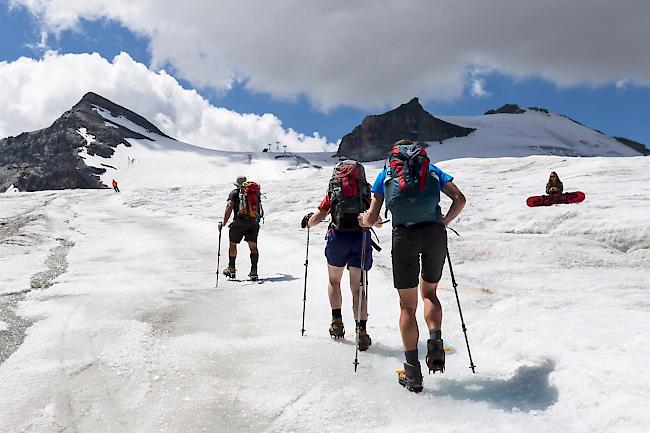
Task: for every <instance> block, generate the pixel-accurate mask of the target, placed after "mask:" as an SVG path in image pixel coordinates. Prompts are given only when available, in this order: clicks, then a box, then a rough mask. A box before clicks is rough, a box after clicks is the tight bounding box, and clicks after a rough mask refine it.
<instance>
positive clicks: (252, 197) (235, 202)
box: [219, 176, 264, 281]
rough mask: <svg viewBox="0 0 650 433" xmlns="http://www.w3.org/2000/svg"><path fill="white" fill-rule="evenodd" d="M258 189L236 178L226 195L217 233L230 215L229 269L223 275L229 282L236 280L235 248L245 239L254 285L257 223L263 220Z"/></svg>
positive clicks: (250, 275)
mask: <svg viewBox="0 0 650 433" xmlns="http://www.w3.org/2000/svg"><path fill="white" fill-rule="evenodd" d="M261 196H262V195H261V193H260V186H259V184H257V183H255V182H247V181H246V177H245V176H237V180H236V182H235V189H233V190H232V191H231V192H230V194H229V195H228V201H227V202H226V210H225V212H224V215H223V222H220V223H219V231H221V229H222V228H223V226H224V225H225V224H228V220H229V219H230V214H233V223H232V224H230V234H229V237H230V248H229V249H228V267H227V268H226V269H224V270H223V274H224V275H225V276H227V277H228V278H230V279H235V278H236V268H235V261H236V259H237V244H238V243H240V242H241V241H242V239H244V240H245V241H246V242H247V243H248V248H249V249H250V258H251V271H250V273H249V274H248V276H249V277H250V279H251V280H252V281H257V278H258V276H257V262H258V259H259V252H258V250H257V235H258V234H259V231H260V221H261V219H262V217H263V216H264V210H263V209H262V201H261Z"/></svg>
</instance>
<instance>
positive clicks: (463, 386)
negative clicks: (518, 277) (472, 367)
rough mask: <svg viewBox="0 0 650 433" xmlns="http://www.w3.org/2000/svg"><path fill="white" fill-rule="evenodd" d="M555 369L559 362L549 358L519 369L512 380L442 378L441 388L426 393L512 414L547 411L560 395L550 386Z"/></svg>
mask: <svg viewBox="0 0 650 433" xmlns="http://www.w3.org/2000/svg"><path fill="white" fill-rule="evenodd" d="M554 369H555V363H554V362H553V361H551V360H550V359H546V360H544V362H542V363H541V364H538V365H532V366H521V367H519V368H518V369H517V370H516V371H515V373H514V375H513V376H512V377H511V378H509V379H474V380H467V381H456V380H448V379H441V381H440V383H439V386H438V389H436V390H430V391H425V392H428V393H430V394H433V395H436V396H444V395H447V396H449V397H452V398H455V399H457V400H472V401H477V402H483V401H484V402H486V403H488V404H489V405H491V406H494V407H497V408H500V409H503V410H508V411H513V410H520V411H524V412H529V411H532V410H545V409H548V408H549V407H551V406H553V404H555V403H556V402H557V400H558V396H559V391H558V389H557V387H555V386H553V385H551V384H550V383H549V375H550V374H551V372H552V371H553V370H554Z"/></svg>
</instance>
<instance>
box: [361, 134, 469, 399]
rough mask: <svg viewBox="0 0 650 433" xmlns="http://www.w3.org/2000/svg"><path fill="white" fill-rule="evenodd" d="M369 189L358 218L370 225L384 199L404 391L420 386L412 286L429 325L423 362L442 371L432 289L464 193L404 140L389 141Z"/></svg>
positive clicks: (418, 148) (438, 308)
mask: <svg viewBox="0 0 650 433" xmlns="http://www.w3.org/2000/svg"><path fill="white" fill-rule="evenodd" d="M440 192H444V193H445V194H446V195H447V196H449V197H450V198H451V199H452V205H451V207H450V208H449V211H448V212H447V214H446V215H444V216H443V215H442V212H441V210H440V205H439V201H440ZM372 193H373V198H372V201H371V204H370V209H369V210H368V211H367V212H364V213H362V214H361V215H360V216H359V224H360V225H361V226H362V227H371V226H372V225H373V224H374V223H375V222H376V221H377V219H378V218H379V213H380V211H381V207H382V204H383V203H384V201H385V202H386V208H387V209H388V210H390V211H391V218H392V222H393V239H392V251H391V254H392V262H393V283H394V286H395V288H396V289H397V290H398V294H399V298H400V319H399V327H400V332H401V334H402V342H403V344H404V355H405V358H406V363H405V364H404V370H402V371H400V372H399V373H398V374H399V377H398V379H399V383H400V384H401V385H402V386H404V387H406V388H407V389H408V390H409V391H413V392H420V391H422V372H421V369H420V362H419V359H418V349H417V347H418V338H419V336H418V325H417V320H416V315H415V313H416V311H417V305H418V287H419V289H420V290H419V291H420V292H421V294H422V300H423V302H424V320H425V321H426V323H427V327H428V328H429V340H428V341H427V356H426V363H427V366H428V367H429V370H430V371H444V362H445V352H444V348H443V342H442V333H441V330H440V328H441V324H442V307H441V305H440V301H439V300H438V297H437V295H436V290H437V288H438V282H439V281H440V277H441V275H442V268H443V266H444V264H445V257H446V254H447V232H446V229H445V227H446V226H447V225H448V224H449V223H450V222H451V221H453V220H454V218H456V217H457V216H458V215H459V214H460V212H461V210H462V209H463V207H464V206H465V196H464V195H463V193H462V192H461V191H460V190H459V189H458V187H457V186H456V185H455V184H454V182H453V177H452V176H450V175H448V174H447V173H445V172H443V171H442V170H440V169H439V168H438V167H436V166H435V165H433V164H431V163H430V162H429V158H428V157H427V154H426V150H425V149H424V147H423V146H421V145H418V144H413V142H411V141H409V140H400V141H398V142H397V143H395V145H394V146H393V149H392V151H391V154H390V156H389V159H388V167H387V168H386V169H384V171H382V172H381V173H380V174H379V176H378V177H377V180H376V181H375V183H374V185H373V187H372ZM420 261H421V262H422V270H421V272H420Z"/></svg>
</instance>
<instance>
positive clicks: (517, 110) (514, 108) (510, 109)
mask: <svg viewBox="0 0 650 433" xmlns="http://www.w3.org/2000/svg"><path fill="white" fill-rule="evenodd" d="M534 108H536V109H537V110H536V111H539V107H534ZM525 112H526V110H524V109H523V108H521V107H520V106H519V105H517V104H505V105H504V106H502V107H500V108H497V109H496V110H488V111H486V112H485V114H523V113H525Z"/></svg>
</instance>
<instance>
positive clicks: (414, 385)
mask: <svg viewBox="0 0 650 433" xmlns="http://www.w3.org/2000/svg"><path fill="white" fill-rule="evenodd" d="M418 364H419V363H418ZM397 380H398V381H399V384H400V385H402V386H403V387H404V388H406V389H408V390H409V391H411V392H421V391H422V372H421V371H420V366H419V365H417V366H414V365H411V364H408V363H406V362H405V363H404V369H403V370H397Z"/></svg>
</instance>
